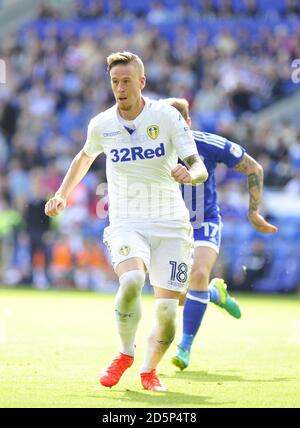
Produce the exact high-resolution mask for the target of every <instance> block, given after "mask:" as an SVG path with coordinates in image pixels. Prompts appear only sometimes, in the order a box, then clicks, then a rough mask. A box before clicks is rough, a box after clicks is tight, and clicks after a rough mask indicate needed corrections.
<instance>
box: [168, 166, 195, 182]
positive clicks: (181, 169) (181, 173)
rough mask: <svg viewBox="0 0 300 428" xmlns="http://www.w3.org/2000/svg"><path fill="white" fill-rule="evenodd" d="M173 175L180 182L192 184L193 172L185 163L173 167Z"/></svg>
mask: <svg viewBox="0 0 300 428" xmlns="http://www.w3.org/2000/svg"><path fill="white" fill-rule="evenodd" d="M171 175H172V177H173V178H174V179H175V181H177V182H178V183H180V184H192V176H191V173H190V172H189V170H188V169H187V168H186V167H185V166H184V165H181V164H178V165H177V166H176V167H175V168H173V169H172V171H171Z"/></svg>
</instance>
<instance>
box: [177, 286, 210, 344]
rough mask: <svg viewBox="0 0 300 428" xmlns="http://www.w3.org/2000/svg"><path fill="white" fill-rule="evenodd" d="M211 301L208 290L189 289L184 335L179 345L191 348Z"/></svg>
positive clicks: (184, 310)
mask: <svg viewBox="0 0 300 428" xmlns="http://www.w3.org/2000/svg"><path fill="white" fill-rule="evenodd" d="M208 302H209V293H208V291H196V290H189V291H188V293H187V295H186V301H185V304H184V308H183V335H182V340H181V343H180V345H179V346H181V347H182V348H184V349H187V350H190V349H191V346H192V343H193V340H194V338H195V336H196V334H197V331H198V330H199V327H200V324H201V322H202V319H203V317H204V314H205V310H206V307H207V303H208Z"/></svg>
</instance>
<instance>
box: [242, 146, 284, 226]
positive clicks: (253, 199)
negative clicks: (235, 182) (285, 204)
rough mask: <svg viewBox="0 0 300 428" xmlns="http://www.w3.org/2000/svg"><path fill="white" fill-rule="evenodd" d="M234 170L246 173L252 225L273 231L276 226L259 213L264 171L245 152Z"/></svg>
mask: <svg viewBox="0 0 300 428" xmlns="http://www.w3.org/2000/svg"><path fill="white" fill-rule="evenodd" d="M234 169H235V170H236V171H239V172H241V173H242V174H246V175H247V177H248V192H249V197H250V199H249V210H248V217H249V220H250V222H251V224H252V225H253V227H254V228H255V229H256V230H258V231H259V232H262V233H275V232H277V230H278V229H277V227H276V226H273V225H272V224H270V223H268V222H267V221H266V220H265V219H264V217H263V216H262V215H261V214H260V213H259V207H260V204H261V200H262V192H263V181H264V171H263V168H262V166H261V165H260V164H259V163H258V162H257V161H256V160H255V159H253V158H252V157H251V156H249V155H248V154H247V153H245V154H244V156H243V158H242V160H241V161H240V162H239V163H238V164H237V165H236V166H235V168H234Z"/></svg>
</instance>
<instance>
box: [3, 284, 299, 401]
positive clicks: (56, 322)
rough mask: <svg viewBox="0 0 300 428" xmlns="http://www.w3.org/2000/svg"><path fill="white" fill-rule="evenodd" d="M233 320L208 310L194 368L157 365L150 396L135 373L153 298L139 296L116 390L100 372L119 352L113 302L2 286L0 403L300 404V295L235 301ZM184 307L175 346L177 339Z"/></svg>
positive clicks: (109, 298) (87, 295) (86, 295)
mask: <svg viewBox="0 0 300 428" xmlns="http://www.w3.org/2000/svg"><path fill="white" fill-rule="evenodd" d="M239 301H240V304H241V307H242V311H243V317H242V319H241V320H235V319H233V318H231V317H229V316H227V315H226V314H225V313H223V311H220V310H219V309H218V308H216V307H215V306H214V305H210V306H209V308H208V310H207V314H206V318H205V319H204V322H203V325H202V327H201V331H200V334H199V336H198V337H197V339H196V341H195V344H194V348H193V355H192V359H191V364H190V367H189V368H188V369H187V370H185V371H183V372H179V371H177V370H176V369H175V367H173V366H172V365H171V364H170V358H171V356H172V355H173V353H174V352H175V350H176V347H175V345H174V344H173V345H172V346H171V348H170V349H169V351H168V353H167V354H166V356H165V358H164V360H163V362H162V363H161V365H160V366H159V371H158V372H159V373H160V375H161V380H162V381H163V382H164V383H165V384H166V385H167V386H168V388H169V391H168V392H166V393H151V392H149V391H144V390H143V389H142V387H141V385H140V381H139V374H138V373H139V367H140V365H141V362H142V358H143V353H144V350H145V346H146V337H147V333H148V330H149V326H150V324H151V318H152V307H153V297H152V296H144V297H143V319H142V321H141V323H140V326H139V331H138V338H137V345H138V346H137V353H136V361H135V363H134V365H133V366H132V367H131V368H130V369H129V370H128V371H127V372H126V373H125V374H124V376H123V378H122V379H121V381H120V383H119V384H118V385H117V386H115V387H114V388H112V389H104V388H103V387H101V386H100V385H99V383H98V374H99V372H100V369H101V368H102V367H104V366H105V365H106V364H107V363H108V362H109V361H110V360H111V358H112V357H113V356H114V355H115V354H116V351H117V348H118V338H117V334H116V328H115V323H114V313H113V296H111V295H101V294H93V293H80V292H72V291H70V292H57V291H46V292H44V291H34V290H28V291H27V290H6V289H2V290H0V407H1V408H3V407H98V408H110V407H112V408H136V407H143V408H164V407H172V408H186V407H196V408H200V407H300V310H299V309H300V298H299V296H268V297H265V296H249V295H245V296H244V295H241V296H239ZM181 318H182V309H180V315H179V318H178V330H177V335H176V340H175V342H176V341H178V339H179V337H180V331H181Z"/></svg>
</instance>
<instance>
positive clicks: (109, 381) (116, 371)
mask: <svg viewBox="0 0 300 428" xmlns="http://www.w3.org/2000/svg"><path fill="white" fill-rule="evenodd" d="M133 360H134V357H132V356H131V355H125V354H122V353H121V352H120V354H119V355H118V356H117V357H116V358H115V359H114V360H113V361H112V362H111V363H110V365H109V366H108V367H106V369H104V371H103V372H102V375H101V377H100V379H99V381H100V383H101V385H103V386H107V387H108V388H111V387H112V386H114V385H116V384H117V383H118V382H119V380H120V379H121V377H122V374H123V373H124V372H125V370H127V369H128V368H129V367H130V366H132V363H133Z"/></svg>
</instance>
